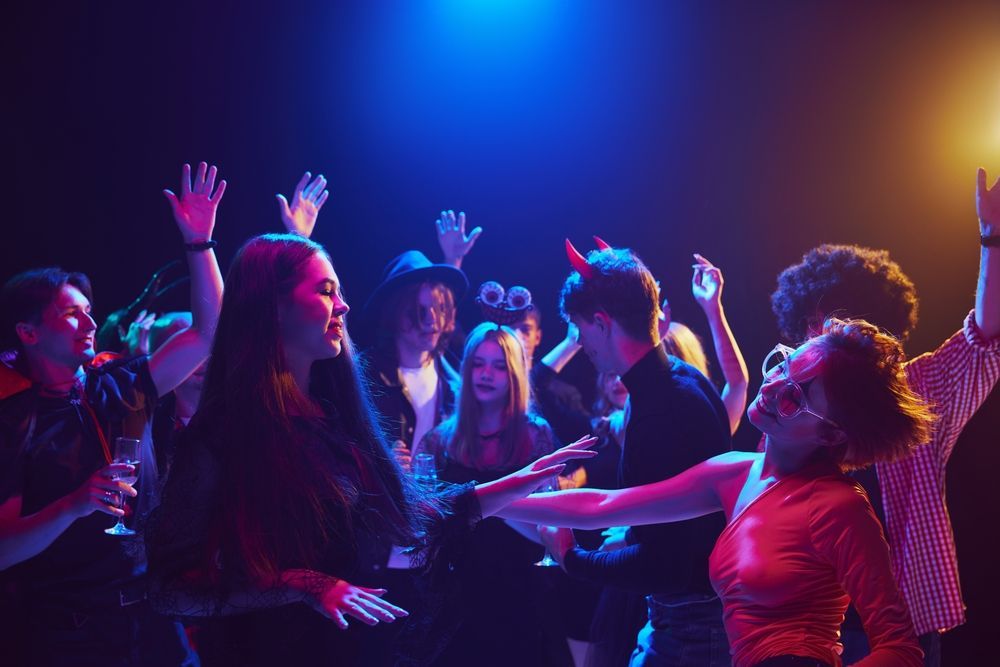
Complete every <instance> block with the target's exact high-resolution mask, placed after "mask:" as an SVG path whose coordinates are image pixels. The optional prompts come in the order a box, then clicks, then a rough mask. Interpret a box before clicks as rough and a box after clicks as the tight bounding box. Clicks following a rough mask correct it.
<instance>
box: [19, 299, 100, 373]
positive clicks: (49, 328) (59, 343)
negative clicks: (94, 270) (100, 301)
mask: <svg viewBox="0 0 1000 667" xmlns="http://www.w3.org/2000/svg"><path fill="white" fill-rule="evenodd" d="M18 330H19V333H20V338H21V341H22V344H24V346H25V347H26V348H30V349H31V351H32V354H37V355H39V356H41V357H44V358H46V359H49V360H51V361H54V362H56V363H60V364H64V365H66V366H79V365H80V364H84V363H87V362H89V361H90V360H92V359H93V358H94V355H95V349H94V334H95V333H96V332H97V324H96V323H95V322H94V318H93V317H91V316H90V300H89V299H87V297H86V296H85V295H84V294H83V292H81V291H80V290H79V289H77V288H76V287H75V286H73V285H70V284H68V283H67V284H65V285H63V286H62V287H61V288H60V289H59V292H58V293H57V294H56V297H55V298H54V299H53V300H52V303H50V304H49V305H48V306H46V308H45V309H44V310H43V311H42V316H41V319H40V320H39V322H37V323H21V324H19V329H18Z"/></svg>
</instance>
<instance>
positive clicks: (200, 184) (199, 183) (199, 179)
mask: <svg viewBox="0 0 1000 667" xmlns="http://www.w3.org/2000/svg"><path fill="white" fill-rule="evenodd" d="M207 171H208V164H207V163H205V162H199V163H198V171H197V172H196V173H195V176H194V183H192V184H191V192H195V193H199V194H200V193H202V192H204V191H205V172H207Z"/></svg>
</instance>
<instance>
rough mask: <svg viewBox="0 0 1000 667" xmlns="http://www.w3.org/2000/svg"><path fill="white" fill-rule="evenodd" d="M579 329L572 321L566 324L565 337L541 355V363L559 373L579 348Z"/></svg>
mask: <svg viewBox="0 0 1000 667" xmlns="http://www.w3.org/2000/svg"><path fill="white" fill-rule="evenodd" d="M581 347H582V346H581V345H580V330H579V329H578V328H577V327H576V325H575V324H573V323H572V322H568V323H567V324H566V337H565V338H563V339H562V340H561V341H559V343H558V344H557V345H556V346H555V347H554V348H552V349H551V350H549V353H548V354H546V355H545V356H544V357H542V363H543V364H545V365H546V366H548V367H549V368H551V369H552V370H553V371H555V372H556V373H561V372H562V369H564V368H566V364H568V363H569V362H570V361H572V360H573V357H575V356H576V353H577V352H579V351H580V349H581Z"/></svg>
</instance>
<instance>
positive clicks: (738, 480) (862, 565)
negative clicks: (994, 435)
mask: <svg viewBox="0 0 1000 667" xmlns="http://www.w3.org/2000/svg"><path fill="white" fill-rule="evenodd" d="M903 358H904V357H903V351H902V348H901V346H900V345H899V343H898V342H897V341H896V340H895V339H894V338H892V337H890V336H887V335H885V334H883V333H881V332H879V331H878V329H877V328H876V327H874V326H872V325H870V324H868V323H867V322H863V321H849V322H844V321H838V320H831V321H829V322H827V324H826V326H825V327H824V329H823V333H822V334H821V335H819V336H817V337H816V338H813V339H812V340H810V341H809V342H807V343H805V344H804V345H802V346H801V347H799V348H797V349H795V350H792V349H791V348H786V347H784V346H780V345H779V346H778V347H776V348H775V349H774V351H772V353H771V354H770V355H768V357H767V359H766V360H765V362H764V384H763V386H762V387H761V389H760V393H759V394H758V395H757V398H756V399H755V400H754V401H753V403H752V404H751V405H750V408H749V410H748V411H747V415H748V417H749V419H750V422H751V423H752V424H753V425H754V426H756V427H757V428H759V429H760V430H761V431H762V432H763V433H764V442H765V447H764V451H763V452H762V453H749V452H730V453H727V454H723V455H720V456H717V457H714V458H712V459H709V460H708V461H705V462H704V463H701V464H698V465H697V466H694V467H693V468H690V469H689V470H687V471H685V472H683V473H681V474H680V475H677V476H676V477H673V478H670V479H667V480H664V481H662V482H658V483H655V484H648V485H645V486H639V487H634V488H631V489H622V490H620V491H602V490H597V489H575V490H572V491H564V492H559V493H552V494H540V495H536V496H532V497H530V498H528V499H525V500H522V501H518V502H517V503H515V504H513V505H511V506H510V507H509V508H508V509H506V510H504V511H503V513H502V515H503V516H504V517H506V518H510V519H517V520H522V521H531V522H535V523H540V524H555V525H561V526H568V527H572V528H599V527H601V526H606V525H637V524H643V523H662V522H664V521H684V520H687V519H691V518H694V517H698V516H703V515H705V514H710V513H712V512H717V511H720V510H721V511H724V512H725V513H726V517H727V520H728V525H727V526H726V528H725V530H724V531H723V533H722V535H721V536H720V537H719V540H718V541H717V542H716V545H715V549H714V550H713V552H712V555H711V560H710V574H711V578H712V584H713V586H714V587H715V589H716V591H717V592H718V594H719V597H720V598H721V599H722V601H723V605H724V613H725V624H726V632H727V634H728V636H729V643H730V649H731V653H732V654H733V661H734V664H735V665H736V667H751V666H758V665H759V666H762V667H763V666H765V665H766V666H767V667H772V666H774V667H777V666H779V665H780V666H784V665H789V666H791V665H803V666H805V665H809V666H812V665H820V666H822V665H826V666H830V667H840V665H841V660H840V652H841V650H842V647H841V645H840V643H839V642H838V638H839V628H840V624H841V622H842V621H843V618H844V612H845V610H846V609H847V605H848V603H849V602H850V601H853V603H854V605H855V607H856V608H857V610H858V612H859V613H860V615H861V618H862V620H863V622H864V624H865V630H866V631H867V633H868V636H869V638H870V640H871V646H872V652H871V655H869V656H868V657H867V658H865V659H864V660H862V661H861V662H859V663H856V664H858V665H865V666H866V667H874V666H877V665H886V666H889V665H891V666H892V667H899V666H902V665H914V666H915V667H919V666H920V665H922V664H923V663H922V659H921V657H922V654H921V651H920V648H919V646H918V644H917V640H916V637H915V635H914V631H913V626H912V623H911V621H910V617H909V615H908V613H907V611H906V607H905V606H904V605H903V603H902V601H901V598H900V595H899V591H898V589H897V587H896V584H895V581H894V580H893V577H892V570H891V565H890V561H889V549H888V546H887V544H886V542H885V539H884V537H883V535H882V531H881V527H880V525H879V523H878V520H877V519H876V517H875V514H874V512H873V511H872V507H871V504H870V503H869V501H868V498H867V496H866V495H865V493H864V491H863V490H862V489H861V487H860V486H858V485H857V484H856V483H855V482H853V481H852V480H851V479H850V478H849V477H847V476H846V475H845V474H844V472H843V471H845V470H850V469H854V468H860V467H864V466H868V465H871V464H873V463H876V462H880V461H892V460H895V459H898V458H900V457H902V456H905V455H906V454H907V453H908V451H909V450H910V448H911V447H912V446H913V443H918V442H923V441H925V440H926V437H927V435H928V430H929V428H930V417H929V412H928V409H927V406H926V405H925V404H923V403H922V402H921V401H920V399H918V398H917V397H916V396H915V395H914V394H913V393H912V392H911V391H910V389H909V387H908V386H907V384H906V380H905V376H904V375H903V372H902V362H903Z"/></svg>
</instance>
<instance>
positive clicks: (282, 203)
mask: <svg viewBox="0 0 1000 667" xmlns="http://www.w3.org/2000/svg"><path fill="white" fill-rule="evenodd" d="M274 198H275V199H277V200H278V209H279V211H280V212H281V214H282V215H284V216H288V217H289V218H290V217H292V210H291V209H290V208H289V207H288V200H287V199H285V195H275V196H274Z"/></svg>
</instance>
